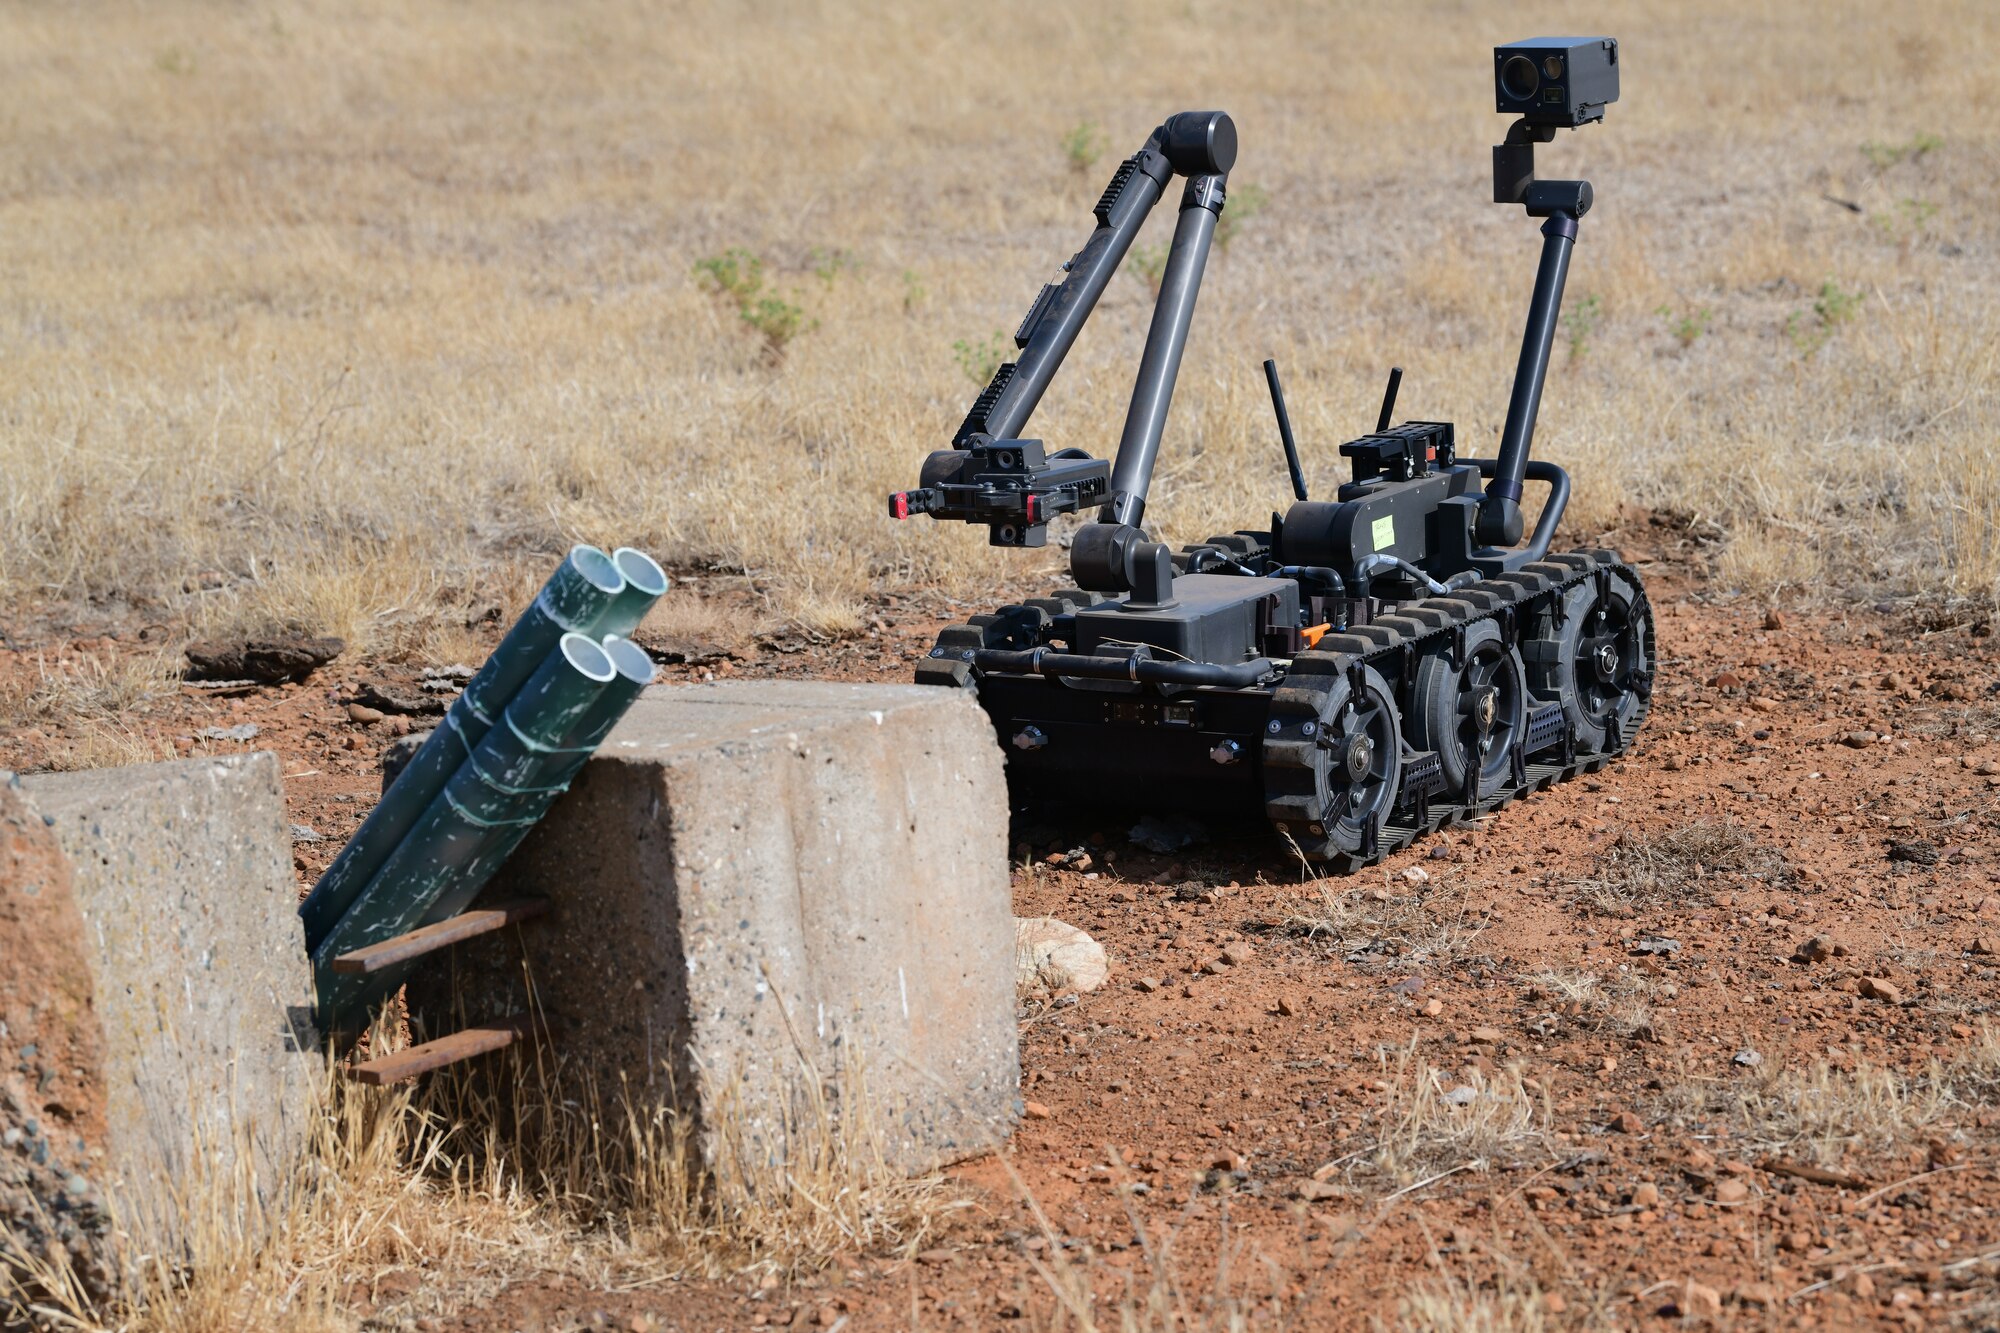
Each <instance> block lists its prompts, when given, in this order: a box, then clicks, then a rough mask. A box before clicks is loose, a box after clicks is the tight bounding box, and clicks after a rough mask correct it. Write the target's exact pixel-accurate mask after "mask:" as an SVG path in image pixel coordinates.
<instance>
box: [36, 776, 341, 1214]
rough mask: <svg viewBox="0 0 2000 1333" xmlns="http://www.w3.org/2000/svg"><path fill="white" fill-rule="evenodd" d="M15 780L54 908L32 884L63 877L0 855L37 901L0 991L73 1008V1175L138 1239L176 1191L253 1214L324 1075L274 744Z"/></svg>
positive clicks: (313, 1104)
mask: <svg viewBox="0 0 2000 1333" xmlns="http://www.w3.org/2000/svg"><path fill="white" fill-rule="evenodd" d="M20 794H21V795H25V797H26V798H27V804H26V805H20V804H18V803H17V808H16V809H15V811H14V814H15V816H16V817H24V816H23V811H24V810H26V809H28V808H29V807H32V810H33V811H34V812H35V818H36V819H37V820H39V822H40V823H41V825H42V827H43V828H44V829H45V830H46V832H47V833H48V834H52V835H53V836H54V839H55V841H56V844H57V845H58V846H59V847H60V850H61V853H62V860H63V861H64V862H65V863H66V864H65V866H64V869H65V871H66V876H67V889H68V892H67V895H66V896H67V897H68V899H69V904H70V905H68V906H61V905H59V904H54V903H52V902H51V901H50V900H49V898H48V894H49V891H50V889H51V888H57V889H58V891H59V889H60V885H59V883H58V881H59V880H60V878H61V877H60V876H56V877H51V876H49V875H47V874H45V873H43V872H41V871H40V870H31V869H28V868H27V867H28V863H27V862H26V861H22V862H20V863H19V864H20V865H21V866H22V867H24V869H23V870H20V871H14V872H9V871H7V870H6V869H5V867H0V874H5V876H6V879H5V882H4V884H0V890H3V891H4V892H0V897H4V898H7V899H13V900H16V902H17V905H18V904H25V903H27V902H29V901H30V900H33V899H38V898H39V899H40V900H41V905H40V908H39V911H40V917H39V918H38V924H39V927H40V929H39V930H38V932H37V940H36V942H35V943H34V944H33V945H32V946H31V947H27V948H23V947H19V946H18V945H8V946H0V978H6V980H5V981H4V982H0V997H4V1002H5V1004H6V1005H7V1010H8V1014H9V1015H23V1016H26V1017H27V1018H28V1019H29V1021H30V1022H31V1023H32V1022H37V1021H46V1019H47V1018H48V1017H49V1016H50V1015H51V1014H53V1013H55V1012H56V1010H55V1009H54V1008H53V1007H52V1006H54V1005H56V1004H63V1005H69V1006H70V1011H71V1014H72V1019H75V1018H76V1016H77V1015H78V1014H79V1013H82V1014H83V1017H84V1018H85V1019H87V1021H83V1022H77V1021H71V1022H69V1023H68V1026H69V1027H71V1028H74V1029H78V1030H84V1029H89V1030H90V1036H89V1039H88V1040H90V1041H92V1042H94V1043H95V1044H96V1047H97V1050H96V1055H95V1059H96V1061H97V1070H96V1071H95V1074H96V1077H95V1080H94V1081H95V1082H96V1084H97V1085H98V1088H99V1089H100V1090H101V1091H100V1093H99V1094H98V1095H99V1096H101V1107H99V1108H96V1109H94V1110H93V1109H92V1107H91V1102H90V1097H91V1094H90V1093H87V1092H80V1093H79V1094H78V1096H79V1097H81V1098H83V1100H82V1101H80V1102H79V1103H78V1108H77V1112H83V1113H87V1114H99V1115H101V1122H102V1131H101V1139H102V1142H101V1148H100V1150H99V1151H97V1152H96V1153H94V1154H91V1156H92V1157H93V1160H92V1161H91V1163H90V1165H89V1166H88V1167H85V1166H82V1165H78V1166H76V1167H75V1169H76V1170H77V1171H78V1172H79V1173H80V1174H82V1175H84V1176H85V1177H86V1178H87V1179H88V1181H89V1183H90V1187H91V1189H92V1190H101V1191H102V1193H103V1194H104V1196H105V1197H106V1198H107V1199H108V1200H109V1201H110V1203H111V1204H112V1210H113V1212H114V1213H115V1214H116V1216H117V1218H118V1220H119V1224H120V1226H121V1228H123V1229H124V1230H126V1231H128V1232H129V1233H130V1234H131V1235H132V1236H133V1237H134V1238H135V1239H136V1240H138V1241H139V1242H140V1243H142V1244H145V1245H147V1246H153V1245H159V1244H164V1243H169V1242H170V1241H171V1240H172V1238H173V1237H175V1236H176V1235H177V1234H178V1233H179V1222H180V1219H181V1216H182V1214H183V1212H184V1210H185V1202H186V1197H187V1196H189V1195H197V1196H205V1197H204V1200H203V1201H204V1202H205V1203H207V1204H210V1205H215V1204H217V1203H218V1202H220V1203H221V1204H222V1206H224V1207H229V1208H232V1209H235V1210H237V1211H239V1213H242V1212H247V1211H249V1210H251V1209H253V1208H254V1206H255V1204H256V1203H257V1201H258V1197H259V1196H260V1195H261V1194H263V1193H265V1192H267V1191H269V1190H270V1189H272V1188H274V1187H275V1186H277V1185H278V1184H279V1183H280V1182H283V1181H285V1180H286V1179H287V1178H288V1176H289V1168H290V1167H291V1166H292V1164H293V1163H295V1162H296V1161H297V1159H298V1155H299V1153H300V1151H301V1150H302V1148H303V1146H304V1144H305V1141H306V1134H307V1130H308V1127H309V1125H310V1123H311V1119H312V1117H313V1115H314V1114H315V1112H316V1110H317V1105H318V1103H317V1100H316V1099H317V1095H318V1091H319V1088H320V1080H321V1077H322V1073H323V1070H324V1065H323V1063H322V1061H321V1060H320V1059H319V1057H318V1054H317V1048H318V1041H317V1038H316V1037H315V1035H314V1034H313V1032H312V1030H311V1028H310V1019H309V1015H310V1013H311V1008H310V1006H311V1002H312V986H311V976H310V969H309V967H308V964H307V962H306V956H305V945H304V939H303V935H302V932H301V928H300V925H299V919H298V915H297V901H298V890H297V887H296V884H295V882H294V879H293V876H292V857H291V835H290V828H289V825H288V824H287V823H286V819H285V806H284V798H283V795H282V793H281V791H280V788H279V771H278V761H277V758H276V757H275V756H274V755H271V754H268V753H257V754H248V755H236V756H229V757H226V758H209V759H191V760H186V761H183V762H178V763H165V764H144V765H138V766H134V767H130V768H115V769H98V770H94V771H90V772H83V773H64V774H50V775H44V776H35V777H26V778H22V779H21V780H20ZM37 864H39V863H37ZM31 881H32V882H31ZM52 962H55V963H66V964H67V965H68V969H69V975H68V977H67V979H66V980H65V981H64V985H65V987H66V989H65V990H64V991H63V992H62V993H61V995H60V996H58V995H55V994H52V993H50V991H49V987H50V985H51V984H52V982H53V980H54V979H55V974H54V973H52V972H51V971H50V969H49V967H48V964H50V963H52ZM83 1011H87V1012H83ZM7 1021H8V1023H9V1026H10V1029H11V1028H12V1027H13V1025H14V1022H15V1020H14V1018H13V1017H11V1016H10V1017H9V1018H8V1019H7ZM31 1096H32V1094H31ZM34 1109H40V1108H34ZM77 1112H69V1111H65V1112H64V1113H63V1114H62V1115H61V1116H60V1117H58V1116H56V1115H54V1114H47V1113H45V1114H44V1115H43V1116H42V1117H41V1118H42V1119H43V1120H44V1122H45V1127H46V1128H51V1129H52V1128H54V1126H55V1124H56V1123H57V1121H58V1119H60V1120H63V1121H69V1120H74V1119H75V1118H76V1114H77ZM79 1137H83V1138H84V1139H85V1141H86V1143H87V1136H79ZM253 1180H254V1182H255V1183H254V1184H252V1183H251V1182H252V1181H253ZM241 1220H242V1221H243V1222H244V1223H245V1224H246V1225H248V1224H250V1223H251V1222H252V1221H253V1219H251V1218H249V1217H247V1216H246V1217H242V1218H241Z"/></svg>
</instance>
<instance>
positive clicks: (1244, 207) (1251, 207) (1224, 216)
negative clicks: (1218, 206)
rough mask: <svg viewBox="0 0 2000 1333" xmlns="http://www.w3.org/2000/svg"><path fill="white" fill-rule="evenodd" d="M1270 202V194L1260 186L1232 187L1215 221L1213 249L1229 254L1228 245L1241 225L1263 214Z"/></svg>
mask: <svg viewBox="0 0 2000 1333" xmlns="http://www.w3.org/2000/svg"><path fill="white" fill-rule="evenodd" d="M1270 202H1271V192H1270V191H1269V190H1267V189H1265V188H1264V187H1263V186H1261V185H1232V186H1230V187H1229V193H1228V196H1227V197H1226V198H1225V199H1224V201H1223V205H1222V213H1221V215H1220V216H1219V217H1217V218H1216V219H1215V248H1216V249H1218V250H1220V251H1222V252H1223V253H1224V254H1228V253H1229V243H1230V242H1231V241H1233V240H1235V239H1236V233H1237V232H1238V231H1239V230H1240V229H1241V228H1242V226H1243V224H1244V223H1246V222H1248V221H1249V220H1250V219H1251V218H1254V217H1256V216H1257V215H1258V214H1259V213H1261V212H1263V211H1264V209H1265V207H1266V206H1267V205H1269V204H1270Z"/></svg>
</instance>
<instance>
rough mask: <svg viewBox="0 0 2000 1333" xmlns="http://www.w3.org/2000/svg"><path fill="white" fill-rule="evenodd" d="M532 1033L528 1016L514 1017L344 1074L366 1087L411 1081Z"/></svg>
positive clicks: (502, 1046)
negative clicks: (410, 1079) (420, 1075)
mask: <svg viewBox="0 0 2000 1333" xmlns="http://www.w3.org/2000/svg"><path fill="white" fill-rule="evenodd" d="M533 1030H534V1024H533V1021H532V1020H531V1019H530V1018H529V1016H528V1015H526V1014H516V1015H514V1017H512V1018H508V1019H503V1020H502V1021H500V1022H498V1023H487V1024H482V1025H481V1026H479V1027H471V1028H467V1029H465V1031H463V1032H454V1033H452V1034H451V1035H450V1036H448V1037H439V1038H438V1039H437V1040H436V1041H427V1042H425V1043H424V1044H423V1045H421V1046H412V1047H410V1048H409V1049H408V1050H403V1051H396V1052H395V1053H393V1054H390V1055H384V1056H381V1057H379V1058H377V1059H374V1060H369V1061H367V1062H366V1063H363V1064H358V1065H351V1066H349V1067H348V1070H347V1073H348V1077H350V1078H352V1079H353V1080H354V1081H355V1082H357V1083H365V1084H367V1085H368V1086H369V1087H381V1086H382V1085H383V1084H385V1083H401V1082H402V1081H403V1080H404V1079H408V1078H415V1077H416V1076H417V1075H419V1074H426V1073H429V1072H430V1071H431V1070H433V1069H442V1068H444V1067H445V1066H446V1065H453V1064H457V1063H458V1062H459V1061H460V1060H470V1059H471V1058H472V1057H473V1056H475V1055H486V1054H488V1053H489V1052H492V1051H504V1050H506V1049H507V1048H508V1047H509V1046H512V1045H513V1044H514V1043H515V1042H517V1041H522V1040H525V1039H526V1038H527V1036H528V1034H529V1033H530V1032H532V1031H533Z"/></svg>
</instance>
